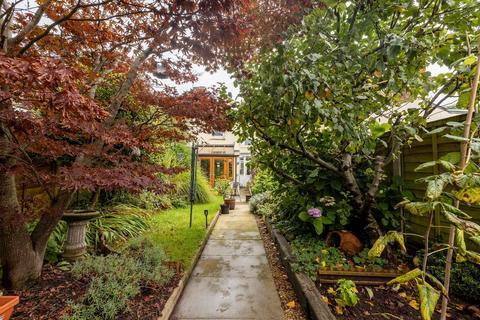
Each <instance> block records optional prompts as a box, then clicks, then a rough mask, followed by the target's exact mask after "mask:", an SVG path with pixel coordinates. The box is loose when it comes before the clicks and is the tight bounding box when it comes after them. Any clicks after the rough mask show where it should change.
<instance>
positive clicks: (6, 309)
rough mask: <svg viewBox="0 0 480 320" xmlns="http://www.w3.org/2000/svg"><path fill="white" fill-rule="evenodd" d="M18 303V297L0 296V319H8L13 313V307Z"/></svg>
mask: <svg viewBox="0 0 480 320" xmlns="http://www.w3.org/2000/svg"><path fill="white" fill-rule="evenodd" d="M19 301H20V298H19V297H18V296H0V319H2V320H8V319H10V317H11V316H12V313H13V307H15V306H16V305H17V304H18V302H19Z"/></svg>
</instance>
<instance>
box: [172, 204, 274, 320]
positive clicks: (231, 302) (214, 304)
mask: <svg viewBox="0 0 480 320" xmlns="http://www.w3.org/2000/svg"><path fill="white" fill-rule="evenodd" d="M230 212H231V214H228V215H222V216H220V217H219V219H218V221H217V224H216V225H215V228H214V229H213V232H212V234H211V236H210V239H209V240H208V242H207V245H206V246H205V248H204V250H203V253H202V256H201V258H200V260H199V261H198V263H197V265H196V266H195V268H194V270H193V272H192V276H191V277H190V279H189V281H188V283H187V285H186V287H185V290H184V292H183V294H182V297H181V298H180V301H179V303H178V304H177V306H176V308H175V311H174V315H173V317H172V319H178V320H180V319H183V320H187V319H191V320H193V319H230V320H234V319H239V320H240V319H275V320H279V319H282V318H283V310H282V307H281V304H280V299H279V297H278V293H277V290H276V288H275V284H274V282H273V277H272V274H271V270H270V267H269V265H268V260H267V257H266V254H265V249H264V247H263V242H262V240H261V238H260V234H259V232H258V227H257V225H256V221H255V218H254V216H253V215H251V214H250V213H249V211H248V206H247V205H245V204H240V205H238V206H237V208H236V210H233V211H230Z"/></svg>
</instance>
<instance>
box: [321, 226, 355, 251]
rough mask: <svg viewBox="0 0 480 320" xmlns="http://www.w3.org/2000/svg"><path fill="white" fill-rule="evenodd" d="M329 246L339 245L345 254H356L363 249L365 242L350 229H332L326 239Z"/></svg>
mask: <svg viewBox="0 0 480 320" xmlns="http://www.w3.org/2000/svg"><path fill="white" fill-rule="evenodd" d="M325 242H326V243H327V246H330V247H337V248H339V249H340V250H341V251H343V252H344V253H345V254H347V255H349V256H354V255H356V254H357V253H359V252H360V251H362V249H363V244H362V243H361V242H360V240H358V238H357V237H356V236H355V235H354V234H353V233H351V232H349V231H344V230H342V231H332V232H329V233H328V235H327V239H326V240H325Z"/></svg>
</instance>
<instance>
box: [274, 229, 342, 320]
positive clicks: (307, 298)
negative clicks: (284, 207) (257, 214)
mask: <svg viewBox="0 0 480 320" xmlns="http://www.w3.org/2000/svg"><path fill="white" fill-rule="evenodd" d="M265 223H266V225H267V229H268V231H269V232H270V235H271V236H272V238H273V240H274V241H275V243H276V244H277V247H278V249H279V251H280V257H281V260H282V263H283V265H284V266H285V269H286V271H287V275H288V278H289V279H290V282H291V283H292V285H293V289H294V290H295V293H296V294H297V297H298V300H299V301H300V304H301V305H302V307H303V309H304V310H305V312H306V313H307V316H308V318H309V319H313V320H335V319H336V318H335V316H334V315H333V313H332V312H331V311H330V308H329V307H328V306H327V305H326V304H325V302H323V300H322V295H321V294H320V291H318V289H317V287H316V286H315V283H313V281H312V280H311V279H310V278H309V277H307V276H306V275H305V274H303V273H300V272H294V271H293V269H292V266H291V262H293V261H295V257H294V256H293V254H292V249H291V247H290V244H289V243H288V241H287V239H285V237H284V236H283V235H281V234H280V233H279V232H278V231H277V230H275V229H274V228H272V226H271V225H270V223H269V222H268V221H265Z"/></svg>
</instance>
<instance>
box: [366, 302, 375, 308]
mask: <svg viewBox="0 0 480 320" xmlns="http://www.w3.org/2000/svg"><path fill="white" fill-rule="evenodd" d="M365 302H366V303H368V304H369V305H371V306H372V307H373V306H375V305H374V304H373V302H371V301H365Z"/></svg>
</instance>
